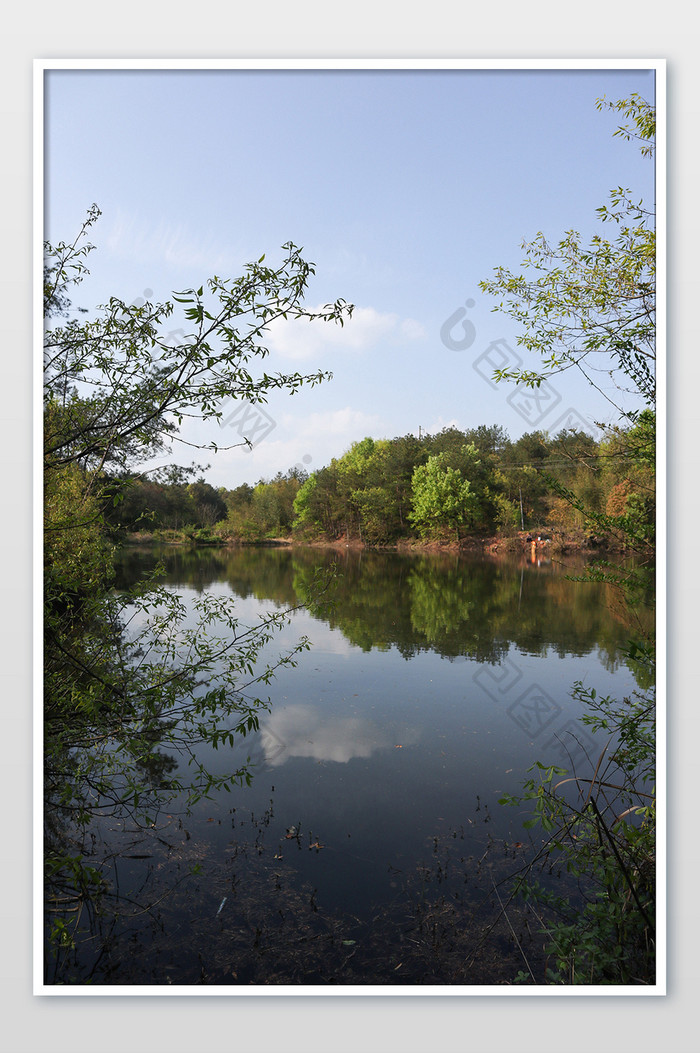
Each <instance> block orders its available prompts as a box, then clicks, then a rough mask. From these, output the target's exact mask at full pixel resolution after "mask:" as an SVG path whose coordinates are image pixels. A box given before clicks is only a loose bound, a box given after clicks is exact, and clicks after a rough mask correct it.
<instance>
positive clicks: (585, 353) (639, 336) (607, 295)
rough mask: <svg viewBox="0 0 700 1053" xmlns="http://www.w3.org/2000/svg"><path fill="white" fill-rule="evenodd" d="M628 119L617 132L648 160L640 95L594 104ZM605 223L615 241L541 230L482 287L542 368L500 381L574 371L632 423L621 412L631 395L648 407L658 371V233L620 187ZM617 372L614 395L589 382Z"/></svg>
mask: <svg viewBox="0 0 700 1053" xmlns="http://www.w3.org/2000/svg"><path fill="white" fill-rule="evenodd" d="M605 105H608V106H609V107H610V108H612V109H614V110H616V111H617V112H621V113H623V114H624V116H625V117H627V118H630V119H631V120H632V121H633V124H634V128H630V127H629V126H623V127H621V128H620V129H618V132H617V133H616V134H620V135H622V136H623V137H625V138H627V139H631V138H637V139H638V140H639V141H640V142H641V144H642V153H643V154H645V155H646V156H653V153H654V135H655V131H656V115H655V110H654V107H653V106H651V105H650V104H649V103H647V102H645V101H644V100H643V99H641V98H640V97H639V96H638V95H632V96H631V97H630V98H629V99H622V100H620V101H618V102H616V103H607V104H606V103H605V100H604V99H600V100H598V108H599V109H600V108H602V107H604V106H605ZM597 211H598V217H599V219H600V221H601V223H602V224H608V225H610V226H612V227H613V228H614V230H615V233H614V237H613V239H612V240H611V239H609V238H606V237H604V236H603V234H602V233H599V234H595V235H594V236H593V237H592V238H591V240H590V242H589V243H588V244H584V242H583V240H582V239H581V236H580V234H578V233H577V232H576V231H575V230H569V231H567V232H566V234H565V235H564V237H563V238H561V239H560V240H559V241H558V242H557V243H556V244H555V245H551V244H550V242H549V241H548V239H547V237H546V236H545V234H543V233H542V232H541V231H540V232H539V233H538V234H537V235H536V237H535V238H534V239H533V240H532V241H531V242H529V243H528V242H525V243H524V245H523V248H524V249H525V258H524V260H523V264H522V266H523V273H521V274H513V273H512V272H511V271H510V270H509V269H507V268H505V267H499V268H497V269H496V272H495V277H493V278H491V279H489V280H485V281H482V282H480V287H481V289H483V290H484V292H487V293H490V294H491V295H493V296H496V297H497V298H498V299H499V302H498V304H497V305H496V306H495V307H494V308H493V309H494V310H495V311H499V312H503V313H505V314H508V315H510V316H511V317H512V318H513V319H515V321H516V322H518V323H519V324H520V325H521V326H522V333H521V335H520V336H519V337H518V343H519V344H520V345H521V346H523V347H525V348H527V349H528V350H530V351H534V352H535V353H536V354H538V355H539V356H540V357H541V358H542V360H543V367H544V368H543V369H541V370H537V371H534V370H526V369H522V370H496V372H495V376H496V377H497V378H498V379H507V380H514V381H516V382H517V383H521V384H524V385H526V386H529V387H539V386H540V384H541V383H542V381H543V380H544V379H545V378H547V377H549V376H551V375H553V374H556V373H559V372H562V371H564V370H567V369H571V368H575V369H578V370H579V371H580V372H581V373H582V374H583V375H584V376H585V377H586V379H587V381H588V382H589V384H590V385H591V386H592V387H594V388H596V390H598V391H599V392H600V393H601V395H602V396H603V397H604V398H605V399H606V400H607V401H608V402H610V403H612V405H613V406H614V407H615V408H616V409H617V410H618V412H619V413H620V416H621V417H623V418H626V419H634V417H635V415H636V412H638V411H636V410H635V409H634V408H633V409H630V408H629V407H626V406H624V405H623V402H624V398H623V396H624V395H625V394H632V395H634V396H636V397H637V398H638V399H641V401H642V403H643V404H644V405H646V406H651V405H653V403H654V399H655V364H656V352H655V347H656V297H655V293H656V231H655V222H654V221H655V217H654V213H653V212H652V211H649V210H648V209H646V208H645V207H644V206H643V203H642V202H641V201H640V202H635V201H634V199H633V197H632V194H631V192H630V191H629V190H626V189H624V188H622V187H618V188H617V189H616V190H614V191H612V193H611V195H610V204H609V205H603V206H601V207H600V208H599V209H598V210H597ZM611 369H612V370H613V371H614V372H615V375H616V377H617V383H618V392H619V397H618V398H615V397H614V396H612V395H611V394H610V392H609V391H608V390H607V387H606V388H605V389H603V388H602V387H601V385H600V384H599V382H598V380H597V378H596V374H602V375H604V376H607V375H608V374H609V372H610V370H611Z"/></svg>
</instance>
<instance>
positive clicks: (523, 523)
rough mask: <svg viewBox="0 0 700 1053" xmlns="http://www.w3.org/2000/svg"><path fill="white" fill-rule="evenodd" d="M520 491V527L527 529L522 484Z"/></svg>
mask: <svg viewBox="0 0 700 1053" xmlns="http://www.w3.org/2000/svg"><path fill="white" fill-rule="evenodd" d="M518 493H519V494H520V529H521V530H524V529H525V520H524V519H523V489H522V487H521V486H519V487H518Z"/></svg>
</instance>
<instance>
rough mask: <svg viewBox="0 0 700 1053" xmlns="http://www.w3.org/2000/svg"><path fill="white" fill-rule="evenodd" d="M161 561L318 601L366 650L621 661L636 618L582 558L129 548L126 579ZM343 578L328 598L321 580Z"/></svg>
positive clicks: (179, 577)
mask: <svg viewBox="0 0 700 1053" xmlns="http://www.w3.org/2000/svg"><path fill="white" fill-rule="evenodd" d="M158 559H161V560H162V561H163V563H164V566H165V581H166V583H171V584H173V585H180V586H183V585H185V586H187V587H189V588H194V589H196V590H197V591H202V590H204V589H206V588H208V587H209V586H211V585H213V584H215V583H221V582H226V583H227V584H228V586H229V587H230V589H231V590H232V592H233V593H235V595H237V596H240V597H242V598H247V597H254V598H255V599H258V600H261V601H270V600H272V601H273V602H274V603H275V604H277V605H285V606H294V605H295V604H299V603H302V604H306V605H308V607H309V609H310V610H311V612H312V613H313V614H314V616H315V617H317V618H319V619H322V620H324V621H326V622H328V624H329V625H330V626H331V627H332V628H334V629H339V630H340V631H341V632H342V633H343V635H344V636H345V638H346V639H347V640H348V641H349V642H351V643H352V644H354V645H355V646H357V647H360V648H362V649H363V650H365V651H369V650H371V649H378V650H382V649H383V650H387V649H389V648H391V647H395V648H396V649H397V650H398V651H399V652H400V653H401V654H402V655H403V656H404V657H405V658H410V657H411V656H413V655H414V654H417V653H418V652H420V651H425V650H433V651H435V652H436V653H438V654H440V655H442V656H444V657H448V658H456V657H459V656H468V657H472V658H474V659H476V660H477V661H485V662H498V661H500V660H501V658H502V657H503V655H504V654H506V653H507V651H508V650H509V648H510V647H511V646H515V647H516V648H518V649H519V650H520V651H522V652H524V653H527V654H532V655H544V654H547V653H554V654H557V655H561V656H564V655H572V654H573V655H578V656H582V655H586V654H590V653H591V652H592V651H594V650H595V651H597V652H598V654H599V656H600V659H601V661H602V662H603V664H604V665H606V666H607V667H608V668H614V667H615V666H616V665H617V663H618V662H619V656H620V651H621V648H622V647H623V646H624V644H625V642H626V640H627V638H628V636H629V621H628V617H627V614H628V612H626V611H625V610H624V609H623V608H622V607H621V600H620V596H619V593H618V592H617V591H616V590H615V589H614V587H613V586H611V585H610V584H608V583H606V582H577V581H572V580H571V576H572V575H574V576H575V575H576V574H577V573H580V572H581V570H582V566H583V564H582V562H581V561H576V560H570V561H569V562H568V563H567V564H566V565H564V564H560V563H555V562H550V563H547V564H542V565H540V566H537V565H534V564H531V563H527V562H526V561H524V560H522V561H518V560H505V559H481V558H469V557H464V556H460V555H456V554H451V555H446V556H445V555H427V554H426V555H403V554H398V553H393V552H376V551H366V550H365V551H359V552H358V551H355V550H341V551H337V550H326V549H310V548H301V547H296V546H295V547H285V548H257V547H240V548H236V549H217V550H212V549H196V548H185V547H183V548H176V549H174V548H170V549H162V550H160V551H158V550H153V549H150V550H137V549H126V550H125V551H124V552H123V553H122V554H121V559H120V574H121V576H122V580H123V581H124V583H125V584H128V583H129V581H131V580H137V579H138V577H139V576H140V575H141V574H142V573H143V569H144V561H145V562H146V564H148V565H151V564H154V563H155V562H156V561H157V560H158ZM331 575H332V576H333V582H332V586H331V587H330V588H324V589H323V591H322V592H321V593H320V594H319V582H323V581H324V580H325V579H326V578H328V577H329V576H331Z"/></svg>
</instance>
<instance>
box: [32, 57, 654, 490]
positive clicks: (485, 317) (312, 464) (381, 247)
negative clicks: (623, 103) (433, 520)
mask: <svg viewBox="0 0 700 1053" xmlns="http://www.w3.org/2000/svg"><path fill="white" fill-rule="evenodd" d="M631 92H638V93H639V94H641V95H642V96H643V97H644V98H646V99H648V100H649V101H653V98H654V73H653V71H651V70H644V69H640V70H634V69H619V70H614V69H589V70H574V69H558V70H551V69H549V70H537V69H528V70H507V69H491V70H477V69H461V70H448V69H436V70H427V69H413V70H410V69H407V70H393V69H391V70H390V69H387V70H366V69H365V70H363V69H355V70H340V69H326V70H321V69H316V70H301V69H287V70H242V69H230V70H214V69H210V70H204V71H200V70H192V69H181V70H162V69H159V70H138V69H124V70H105V69H102V70H100V69H86V70H70V69H53V70H50V71H48V72H47V73H46V101H45V165H44V179H45V184H44V190H45V236H46V237H47V238H48V239H49V240H52V241H56V240H61V239H62V240H68V239H71V238H72V237H73V236H74V235H75V233H76V232H77V230H78V229H79V227H80V224H81V222H82V220H83V218H84V216H85V213H86V210H87V208H88V207H89V206H90V204H91V203H92V202H96V203H97V204H98V205H99V207H100V209H101V210H102V217H101V219H100V221H99V222H98V224H97V226H96V227H95V228H93V231H92V233H91V241H92V242H93V243H94V244H95V245H96V246H97V248H96V251H95V252H94V253H93V254H92V255H91V257H90V266H91V269H92V276H91V278H90V279H89V281H87V282H86V283H85V284H84V285H83V286H82V287H81V290H80V296H79V301H80V303H81V304H82V305H84V306H87V307H91V306H93V305H94V304H96V303H100V302H103V301H104V300H106V299H107V298H108V297H109V296H110V295H117V296H120V297H121V298H123V299H124V300H126V301H127V302H131V301H133V300H135V299H137V298H139V297H144V296H148V297H151V298H153V299H156V300H162V299H164V298H167V297H168V296H169V295H170V293H171V292H172V291H173V290H179V289H182V288H186V287H190V286H199V285H201V284H203V283H204V282H205V281H206V279H207V278H208V277H210V276H211V275H213V274H218V275H220V276H222V277H235V276H236V275H237V274H239V273H240V271H241V268H242V266H243V265H244V264H245V263H246V262H248V261H250V260H253V259H257V258H259V257H260V256H261V255H262V254H263V253H265V254H266V255H267V258H268V260H270V261H275V260H278V259H280V258H281V255H282V253H281V246H282V244H283V243H285V242H287V241H290V240H291V241H294V242H295V243H296V244H297V245H300V246H303V248H304V255H305V257H306V258H307V259H309V260H313V261H314V262H315V264H316V276H315V278H314V279H313V280H312V283H311V287H310V290H309V294H308V297H307V304H308V305H309V306H311V307H313V306H316V305H319V304H323V303H326V302H328V301H331V300H334V299H336V298H338V297H342V298H344V299H345V300H348V301H349V302H351V303H354V304H355V305H356V310H355V316H354V318H353V320H352V321H351V322H350V323H349V324H348V325H347V326H346V327H345V328H344V329H343V330H340V329H337V328H333V329H331V327H329V326H326V325H323V324H322V323H317V324H315V325H314V326H312V327H309V326H305V327H304V330H303V333H301V334H300V333H299V332H298V331H296V330H294V329H293V328H290V327H281V326H277V327H275V329H274V330H273V331H272V332H271V333H270V338H269V340H268V341H267V344H268V346H269V348H270V350H271V356H270V358H269V359H267V360H266V361H265V369H266V370H267V372H271V371H276V370H280V371H294V370H297V369H298V370H300V371H302V372H314V371H315V370H317V369H329V370H332V371H333V374H334V378H333V380H332V381H330V382H329V383H327V384H324V385H322V386H320V387H315V388H313V389H308V390H306V391H302V392H301V393H300V394H298V395H296V396H294V398H290V397H289V396H288V395H287V394H284V393H274V394H273V395H272V396H271V398H270V400H269V403H268V405H267V407H266V411H265V412H266V415H267V416H265V417H261V418H258V420H257V423H256V422H255V421H254V420H253V418H252V417H248V427H251V426H252V427H253V429H254V431H253V433H252V434H251V435H250V436H249V437H251V438H252V440H254V441H255V442H256V445H255V447H254V449H253V450H252V451H249V450H247V449H245V448H243V447H241V448H238V449H234V450H230V451H227V452H223V453H220V454H219V455H217V456H216V457H213V455H212V454H210V453H207V454H202V455H201V457H200V458H199V460H201V461H204V462H205V463H206V462H208V463H210V464H211V468H210V469H209V471H208V472H207V473H206V477H207V479H208V480H209V481H210V482H212V483H213V484H214V485H217V486H227V487H234V486H237V485H239V484H240V483H242V482H249V483H255V482H257V481H258V480H259V479H260V478H270V477H271V476H273V475H274V474H275V473H276V472H278V471H283V472H284V471H286V470H287V469H288V468H290V467H292V466H293V465H295V464H303V465H304V467H306V468H307V469H308V470H310V471H312V470H313V469H315V468H320V467H321V466H322V465H324V464H327V463H328V461H329V460H330V459H331V457H335V456H340V455H341V454H342V453H343V452H344V451H345V450H346V449H347V448H348V447H349V446H350V444H351V443H352V442H354V441H356V440H358V439H361V438H363V437H364V436H365V435H372V436H374V437H375V438H382V437H385V438H391V437H393V436H396V435H404V434H406V433H408V432H413V433H414V434H418V431H419V429H422V431H423V432H426V431H429V432H435V431H438V430H440V429H441V428H442V427H444V426H447V425H450V424H455V425H457V426H459V427H461V428H471V427H476V426H478V425H480V424H486V425H490V424H496V423H497V424H501V425H503V427H505V428H506V430H507V431H508V433H509V435H510V436H511V438H513V439H514V438H517V437H518V436H519V435H520V434H522V433H523V432H525V431H532V430H534V429H535V428H542V429H546V430H554V431H556V430H559V428H560V427H562V426H564V424H565V423H569V422H573V423H576V422H584V421H585V422H589V423H590V424H592V422H594V421H600V420H603V421H608V422H613V423H614V422H615V419H616V418H615V414H614V412H613V411H612V409H611V407H610V406H609V405H608V404H607V403H605V401H604V400H603V399H602V398H601V397H600V396H599V395H597V394H596V393H595V392H593V391H592V390H591V389H590V388H589V387H588V386H587V385H586V384H585V382H583V381H582V380H581V379H577V377H576V376H575V375H574V374H567V375H566V376H565V377H559V378H557V379H556V381H555V382H554V383H553V384H552V387H551V390H550V392H549V395H550V397H549V399H548V400H540V402H539V403H534V404H533V403H528V402H526V401H523V400H522V399H521V398H519V397H518V396H517V393H515V392H514V389H513V388H512V387H508V386H505V385H499V386H494V385H492V384H491V383H489V380H488V377H489V375H490V371H491V368H493V366H494V365H498V364H501V362H503V364H505V360H506V359H507V358H508V356H511V355H512V354H513V353H515V352H517V353H519V354H520V355H521V357H523V356H522V352H518V349H517V343H516V337H517V330H516V329H515V328H514V326H513V324H512V323H511V322H510V321H509V320H508V319H507V318H505V317H504V316H501V315H497V314H494V313H492V307H493V306H494V304H493V301H492V300H490V298H488V297H486V296H485V295H484V294H483V293H481V292H480V290H479V287H478V283H479V281H480V280H482V279H486V278H488V277H490V276H491V274H492V273H493V270H494V268H495V267H497V266H498V265H499V264H503V265H506V266H509V267H511V268H513V269H515V268H517V267H518V265H519V263H520V261H521V259H522V249H521V243H522V241H523V240H524V239H529V238H531V237H533V236H534V235H535V234H536V233H537V232H538V231H540V230H542V231H544V232H545V233H546V234H547V235H548V237H549V238H550V239H551V240H555V239H557V238H558V237H559V236H560V235H561V234H563V233H564V231H566V230H567V229H570V228H574V229H576V230H578V231H580V232H581V233H582V234H583V235H588V234H590V233H591V232H592V231H593V230H594V229H595V209H596V208H597V207H599V206H600V205H603V204H605V203H606V201H607V200H608V195H609V191H610V190H611V189H612V188H614V187H616V186H619V185H622V186H625V187H630V188H631V189H632V190H633V192H634V193H635V194H637V195H638V196H639V197H643V198H644V199H645V201H646V202H648V203H651V202H652V201H653V197H654V179H653V177H654V171H653V164H652V163H651V162H650V161H649V160H644V159H643V158H641V156H640V155H639V152H638V150H637V148H636V147H635V146H634V145H633V144H628V143H625V142H624V141H622V140H621V139H620V138H614V137H613V134H612V133H613V132H614V130H615V128H616V127H617V124H618V123H619V122H618V120H617V118H616V117H615V115H613V114H610V113H607V112H599V111H598V110H597V108H596V99H597V98H599V97H600V96H606V97H607V98H608V99H611V100H614V99H617V98H621V97H627V96H629V94H630V93H631ZM448 319H453V321H454V324H453V325H451V326H447V327H446V326H445V323H447V321H448ZM463 323H465V324H467V325H468V328H467V329H464V328H463ZM177 324H178V323H177V322H173V326H174V327H176V326H177ZM450 342H452V345H453V346H452V347H450V346H449V344H450ZM467 344H468V346H465V345H467ZM523 364H525V365H532V364H535V363H534V362H533V360H532V359H524V357H523ZM514 396H515V397H514ZM571 410H573V411H574V413H575V414H576V420H575V421H572V419H571V418H570V417H568V416H567V414H568V413H569V411H571ZM240 420H241V418H240V416H238V417H236V418H235V420H234V422H233V423H231V424H229V425H228V427H227V428H225V429H221V428H219V427H218V426H216V425H215V424H210V425H209V426H208V427H207V428H200V429H193V430H191V431H183V433H182V434H183V437H186V438H189V439H198V440H202V441H205V442H206V441H212V440H213V441H216V442H218V443H220V444H228V443H229V442H232V441H233V442H236V441H239V438H240V437H239V436H238V435H237V433H236V428H238V427H239V426H240ZM192 456H193V454H192V451H189V450H187V449H184V450H182V449H181V450H178V451H177V453H176V454H175V456H174V458H173V459H175V460H177V461H178V462H179V463H189V461H190V460H191V459H192Z"/></svg>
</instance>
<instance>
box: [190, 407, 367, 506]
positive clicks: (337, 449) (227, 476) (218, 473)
mask: <svg viewBox="0 0 700 1053" xmlns="http://www.w3.org/2000/svg"><path fill="white" fill-rule="evenodd" d="M385 427H386V425H385V422H384V421H383V420H382V418H381V417H380V416H378V415H377V414H370V413H364V412H363V411H362V410H356V409H352V407H350V406H345V407H344V408H343V409H338V410H326V411H321V412H318V413H309V414H306V415H305V416H302V417H296V416H294V415H293V414H291V413H285V414H282V415H280V416H279V418H278V419H277V420H276V422H275V429H274V430H273V431H271V432H270V435H269V437H267V438H265V439H263V440H262V441H261V442H260V444H259V445H257V446H255V447H254V448H253V449H252V450H250V449H247V448H246V447H245V446H240V447H238V448H237V449H234V450H228V451H222V452H221V453H220V454H219V455H218V456H217V457H214V458H212V459H211V470H210V471H209V472H208V473H207V479H209V480H210V481H211V482H213V484H214V485H215V486H237V485H238V483H239V482H243V481H246V482H251V483H252V482H257V481H258V479H271V478H273V477H274V476H275V475H276V474H277V472H286V471H287V470H288V469H289V468H293V467H294V466H295V465H299V466H300V467H302V468H305V469H306V471H308V472H309V473H311V472H313V471H316V470H318V469H319V468H323V467H324V466H325V465H327V464H329V462H330V460H331V458H333V457H340V456H341V455H342V454H343V453H344V452H345V450H347V449H348V447H350V446H351V445H352V443H353V442H357V441H358V440H360V439H363V438H365V436H366V435H373V436H376V435H378V434H381V433H382V432H383V431H384V430H385ZM277 429H279V431H277ZM277 434H282V435H283V436H285V437H284V438H279V439H277V438H275V435H277ZM286 436H289V437H288V438H287V437H286ZM237 438H238V436H237V434H235V433H232V434H231V435H230V436H229V435H227V436H226V437H225V440H224V439H223V438H222V437H221V435H217V436H216V441H217V442H219V443H220V445H222V446H223V445H228V444H229V441H230V442H235V441H236V440H237Z"/></svg>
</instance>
